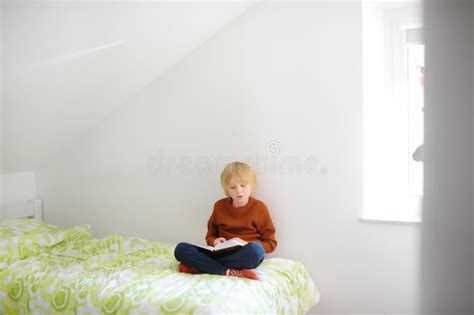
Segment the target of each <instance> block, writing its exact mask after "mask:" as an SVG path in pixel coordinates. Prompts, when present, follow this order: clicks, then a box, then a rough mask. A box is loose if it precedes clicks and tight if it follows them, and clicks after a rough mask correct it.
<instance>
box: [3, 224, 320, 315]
mask: <svg viewBox="0 0 474 315" xmlns="http://www.w3.org/2000/svg"><path fill="white" fill-rule="evenodd" d="M173 250H174V245H173V244H166V243H157V242H152V241H148V240H144V239H140V238H133V237H121V236H116V235H112V236H108V237H105V238H103V239H96V238H94V237H93V236H92V234H91V232H90V230H89V226H86V225H84V226H78V227H74V228H70V229H61V228H58V227H55V226H52V225H48V224H46V223H44V222H41V221H35V220H32V219H19V220H10V221H3V222H0V314H161V313H163V314H176V313H179V314H187V313H193V314H224V313H225V314H236V313H239V314H249V313H258V314H263V313H279V314H301V313H305V312H306V311H308V310H309V309H310V308H312V307H313V306H314V305H315V304H316V303H317V302H318V300H319V292H318V290H317V288H316V287H315V285H314V282H313V280H312V279H311V277H310V276H309V274H308V272H307V271H306V270H305V268H304V267H303V265H302V264H300V263H299V262H296V261H291V260H286V259H279V258H273V259H267V260H265V261H264V262H263V263H262V264H261V265H260V266H259V267H258V268H257V269H256V271H257V273H258V274H259V275H260V278H261V281H254V280H247V279H242V278H235V277H223V276H213V275H207V274H203V275H190V274H183V273H179V272H177V264H178V262H177V261H176V260H175V259H174V256H173Z"/></svg>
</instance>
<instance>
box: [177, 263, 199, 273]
mask: <svg viewBox="0 0 474 315" xmlns="http://www.w3.org/2000/svg"><path fill="white" fill-rule="evenodd" d="M178 270H179V272H184V273H193V274H196V273H199V270H197V269H196V268H193V267H190V266H188V265H185V264H183V263H179V265H178Z"/></svg>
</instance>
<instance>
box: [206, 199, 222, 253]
mask: <svg viewBox="0 0 474 315" xmlns="http://www.w3.org/2000/svg"><path fill="white" fill-rule="evenodd" d="M215 212H216V208H215V206H214V210H213V211H212V214H211V217H210V218H209V220H208V221H207V234H206V243H207V245H209V246H214V241H215V240H216V239H217V238H219V230H218V226H217V225H216V224H215Z"/></svg>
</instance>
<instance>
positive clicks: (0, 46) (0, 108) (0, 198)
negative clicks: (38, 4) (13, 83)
mask: <svg viewBox="0 0 474 315" xmlns="http://www.w3.org/2000/svg"><path fill="white" fill-rule="evenodd" d="M2 20H3V4H2V3H1V2H0V21H2ZM2 117H3V28H2V23H1V22H0V174H2V173H3V136H2V133H3V118H2ZM2 202H3V183H2V181H1V180H0V204H2Z"/></svg>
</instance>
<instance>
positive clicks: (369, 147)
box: [362, 2, 424, 222]
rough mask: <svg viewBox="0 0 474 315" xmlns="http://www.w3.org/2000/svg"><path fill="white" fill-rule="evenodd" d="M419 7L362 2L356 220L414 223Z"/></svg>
mask: <svg viewBox="0 0 474 315" xmlns="http://www.w3.org/2000/svg"><path fill="white" fill-rule="evenodd" d="M421 12H422V11H421V4H420V3H419V4H414V3H410V4H406V3H405V4H403V3H399V4H397V7H395V6H394V5H393V3H392V4H386V3H382V4H380V3H374V2H370V3H369V2H368V3H364V4H363V80H364V81H363V86H364V93H363V95H364V101H363V104H364V209H363V214H362V219H368V220H384V221H402V222H420V221H421V208H422V198H423V91H424V89H423V84H424V44H423V24H422V14H421Z"/></svg>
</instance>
